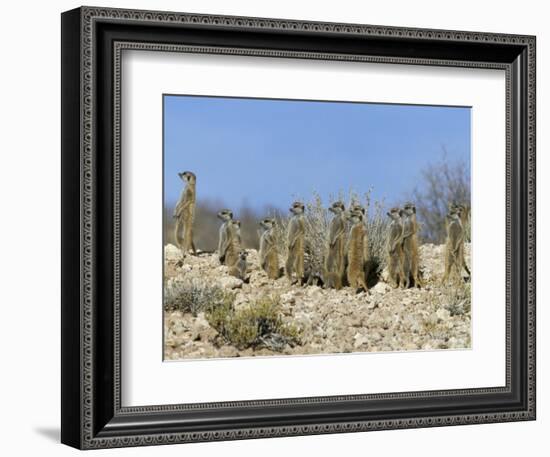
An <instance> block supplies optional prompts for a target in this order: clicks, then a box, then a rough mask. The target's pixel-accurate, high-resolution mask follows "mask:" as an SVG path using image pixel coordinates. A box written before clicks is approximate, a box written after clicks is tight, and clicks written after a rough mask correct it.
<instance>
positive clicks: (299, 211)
mask: <svg viewBox="0 0 550 457" xmlns="http://www.w3.org/2000/svg"><path fill="white" fill-rule="evenodd" d="M304 209H305V208H304V204H303V203H301V202H294V203H293V204H292V206H291V207H290V210H289V211H290V212H291V213H292V217H291V218H290V221H289V223H288V232H287V247H288V254H287V259H286V265H285V273H286V276H287V278H288V280H289V281H290V282H292V281H293V274H295V275H296V278H297V280H298V281H299V282H300V283H301V282H302V281H303V277H304V246H305V222H304Z"/></svg>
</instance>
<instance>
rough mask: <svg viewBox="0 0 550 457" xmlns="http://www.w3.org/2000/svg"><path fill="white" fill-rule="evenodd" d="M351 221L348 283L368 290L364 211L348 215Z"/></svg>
mask: <svg viewBox="0 0 550 457" xmlns="http://www.w3.org/2000/svg"><path fill="white" fill-rule="evenodd" d="M348 220H349V221H350V223H351V228H350V231H349V239H348V246H347V248H348V249H347V251H348V268H347V279H348V283H349V285H350V286H351V287H353V288H354V289H363V290H364V291H365V292H367V291H368V287H367V282H366V279H365V269H364V264H365V259H364V258H363V256H364V247H363V244H364V242H365V233H364V232H365V225H364V224H363V213H361V212H360V211H355V212H353V213H351V214H350V215H349V216H348Z"/></svg>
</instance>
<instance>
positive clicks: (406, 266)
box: [386, 202, 423, 288]
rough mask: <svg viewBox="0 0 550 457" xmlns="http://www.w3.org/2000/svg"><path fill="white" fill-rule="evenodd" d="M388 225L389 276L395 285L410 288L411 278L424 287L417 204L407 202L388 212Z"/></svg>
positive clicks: (416, 284)
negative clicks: (420, 259)
mask: <svg viewBox="0 0 550 457" xmlns="http://www.w3.org/2000/svg"><path fill="white" fill-rule="evenodd" d="M387 214H388V217H389V218H390V219H391V221H390V225H389V227H388V239H387V259H386V262H387V266H388V278H389V282H390V284H391V285H393V286H394V287H399V286H401V287H404V288H408V287H409V286H410V284H411V282H410V281H411V278H412V280H413V282H414V285H415V287H422V286H423V283H422V281H421V279H420V273H419V258H418V223H417V222H416V206H415V205H414V203H410V202H408V203H405V205H404V206H403V208H397V207H395V208H392V209H390V211H389V212H388V213H387Z"/></svg>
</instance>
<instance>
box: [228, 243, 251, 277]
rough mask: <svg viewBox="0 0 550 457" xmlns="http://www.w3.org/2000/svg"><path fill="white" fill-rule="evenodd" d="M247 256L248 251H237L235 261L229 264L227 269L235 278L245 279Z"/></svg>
mask: <svg viewBox="0 0 550 457" xmlns="http://www.w3.org/2000/svg"><path fill="white" fill-rule="evenodd" d="M247 256H248V252H246V251H245V250H241V251H239V254H238V257H237V261H236V262H235V263H234V264H233V265H231V267H230V268H229V271H228V273H229V274H230V275H231V276H235V277H236V278H239V279H242V280H243V281H246V279H247V277H246V272H247V268H248V263H247V261H246V258H247Z"/></svg>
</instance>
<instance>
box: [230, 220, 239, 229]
mask: <svg viewBox="0 0 550 457" xmlns="http://www.w3.org/2000/svg"><path fill="white" fill-rule="evenodd" d="M231 223H232V224H233V225H234V226H235V227H237V228H241V221H240V220H239V219H234V220H232V221H231Z"/></svg>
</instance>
